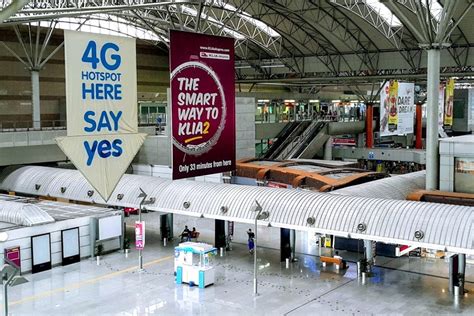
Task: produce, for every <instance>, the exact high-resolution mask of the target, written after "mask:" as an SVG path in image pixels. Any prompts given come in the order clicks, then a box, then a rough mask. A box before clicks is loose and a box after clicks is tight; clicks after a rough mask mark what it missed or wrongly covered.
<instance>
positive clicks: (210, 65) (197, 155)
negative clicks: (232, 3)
mask: <svg viewBox="0 0 474 316" xmlns="http://www.w3.org/2000/svg"><path fill="white" fill-rule="evenodd" d="M170 68H171V84H170V85H171V102H170V103H171V117H172V124H171V125H172V126H171V130H172V161H173V179H181V178H189V177H195V176H202V175H206V174H212V173H219V172H225V171H231V170H234V169H235V79H234V39H232V38H227V37H219V36H211V35H204V34H196V33H188V32H181V31H170Z"/></svg>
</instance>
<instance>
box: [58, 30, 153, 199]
mask: <svg viewBox="0 0 474 316" xmlns="http://www.w3.org/2000/svg"><path fill="white" fill-rule="evenodd" d="M64 48H65V68H66V105H67V136H66V137H59V138H56V141H57V143H58V145H59V147H60V148H61V149H62V151H63V152H64V153H65V154H66V155H67V156H68V157H69V159H70V160H71V161H72V162H73V163H74V165H75V166H76V168H77V169H78V170H79V171H80V172H81V173H82V174H83V175H84V177H85V178H86V179H87V180H88V181H89V183H90V184H91V185H92V186H93V187H94V188H95V189H96V190H97V193H98V194H99V195H100V196H101V197H102V198H103V199H104V200H106V201H107V200H108V198H109V197H110V195H111V193H112V191H113V190H114V188H115V186H116V185H117V183H118V182H119V180H120V178H121V177H122V175H123V173H124V172H125V171H126V169H127V168H128V166H129V165H130V163H131V161H132V159H133V157H135V155H136V153H137V152H138V150H139V149H140V147H141V145H142V144H143V142H144V140H145V134H140V133H138V118H137V73H136V52H135V39H131V38H124V37H116V36H105V35H99V34H90V33H82V32H74V31H64Z"/></svg>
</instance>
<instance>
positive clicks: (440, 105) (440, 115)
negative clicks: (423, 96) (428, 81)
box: [438, 84, 444, 127]
mask: <svg viewBox="0 0 474 316" xmlns="http://www.w3.org/2000/svg"><path fill="white" fill-rule="evenodd" d="M443 123H444V85H443V84H440V85H439V99H438V127H443Z"/></svg>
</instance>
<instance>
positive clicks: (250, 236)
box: [247, 228, 255, 253]
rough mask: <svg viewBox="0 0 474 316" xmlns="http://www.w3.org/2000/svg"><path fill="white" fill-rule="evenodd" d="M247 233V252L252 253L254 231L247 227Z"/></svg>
mask: <svg viewBox="0 0 474 316" xmlns="http://www.w3.org/2000/svg"><path fill="white" fill-rule="evenodd" d="M247 235H248V247H249V252H250V253H253V252H254V248H255V233H254V232H253V231H252V229H250V228H249V230H248V231H247Z"/></svg>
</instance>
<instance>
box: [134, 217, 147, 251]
mask: <svg viewBox="0 0 474 316" xmlns="http://www.w3.org/2000/svg"><path fill="white" fill-rule="evenodd" d="M135 248H136V249H137V250H143V248H145V222H144V221H141V222H139V221H136V222H135Z"/></svg>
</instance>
